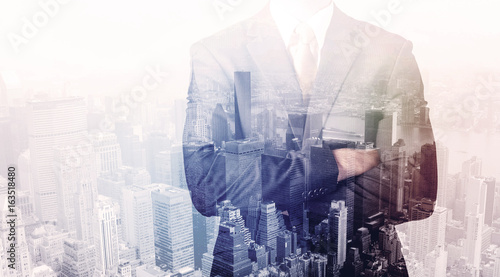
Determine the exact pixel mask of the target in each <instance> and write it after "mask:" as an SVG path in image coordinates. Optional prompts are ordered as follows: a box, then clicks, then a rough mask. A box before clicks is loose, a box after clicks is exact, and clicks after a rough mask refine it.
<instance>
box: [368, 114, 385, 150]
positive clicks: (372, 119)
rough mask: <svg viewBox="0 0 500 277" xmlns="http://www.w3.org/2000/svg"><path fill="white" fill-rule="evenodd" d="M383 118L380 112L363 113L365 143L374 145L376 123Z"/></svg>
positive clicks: (376, 129)
mask: <svg viewBox="0 0 500 277" xmlns="http://www.w3.org/2000/svg"><path fill="white" fill-rule="evenodd" d="M382 118H384V112H383V111H382V110H366V111H365V142H366V143H375V142H376V141H377V131H378V123H379V121H380V120H382Z"/></svg>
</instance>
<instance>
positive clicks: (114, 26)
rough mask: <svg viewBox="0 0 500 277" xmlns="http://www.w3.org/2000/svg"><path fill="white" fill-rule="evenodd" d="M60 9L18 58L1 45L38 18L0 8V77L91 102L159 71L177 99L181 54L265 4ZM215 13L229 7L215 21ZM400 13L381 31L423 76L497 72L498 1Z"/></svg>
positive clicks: (151, 1)
mask: <svg viewBox="0 0 500 277" xmlns="http://www.w3.org/2000/svg"><path fill="white" fill-rule="evenodd" d="M50 1H56V0H50ZM50 1H49V0H41V1H40V2H41V3H47V2H50ZM60 1H61V2H62V0H60ZM65 1H66V2H68V3H66V4H58V6H59V10H58V12H57V13H55V15H54V16H53V17H52V18H50V19H49V21H48V22H47V24H46V25H45V26H44V27H41V28H39V29H38V31H37V33H36V34H35V36H34V37H33V38H31V39H29V40H28V42H27V43H26V44H21V45H20V46H19V47H18V48H19V52H18V53H16V51H14V47H13V46H12V44H11V43H10V42H9V36H12V34H17V35H21V34H22V33H21V29H22V27H23V25H24V24H25V23H24V21H23V20H24V18H26V19H28V20H30V21H31V22H32V21H33V19H32V18H33V16H34V15H35V14H37V13H38V12H40V11H43V9H42V7H41V6H40V4H39V2H38V1H33V0H16V1H7V0H3V1H1V2H0V71H12V70H13V71H15V72H17V73H18V74H20V75H21V79H23V80H26V79H29V80H38V81H39V82H40V83H43V82H47V81H54V82H58V81H70V82H73V81H76V82H78V80H79V82H81V81H82V80H86V82H87V83H89V82H90V83H92V84H93V85H89V87H88V88H86V89H84V92H83V93H91V94H92V93H104V92H105V91H106V92H109V93H113V91H114V90H121V89H126V88H127V87H130V85H131V84H132V82H137V80H140V79H141V78H142V76H143V75H144V74H145V73H144V67H145V66H146V65H152V66H156V65H159V66H160V67H161V68H163V69H165V70H168V71H169V72H170V74H171V75H170V76H172V79H171V80H172V81H173V80H175V82H171V83H169V84H165V86H167V87H165V88H167V89H166V90H168V91H169V93H172V96H181V95H182V94H183V93H184V92H183V91H182V90H184V88H185V86H186V84H187V81H185V80H187V76H188V75H189V54H188V53H189V46H190V45H191V44H192V43H193V42H195V41H197V40H198V39H200V38H202V37H204V36H208V35H210V34H212V33H213V32H215V31H216V30H219V29H222V28H224V27H225V26H228V25H230V24H233V23H234V22H236V21H239V20H241V19H243V18H246V17H248V16H250V15H252V14H254V13H256V12H257V11H258V10H260V9H261V8H262V7H263V6H264V5H265V4H266V2H267V0H184V1H172V0H167V1H159V0H144V1H140V2H139V1H123V0H122V1H118V0H108V1H98V0H85V1H83V0H65ZM392 1H397V0H392ZM389 2H391V0H337V1H336V3H337V5H338V6H339V7H340V8H341V9H342V10H344V11H345V12H346V13H347V14H349V15H351V16H353V17H355V18H358V19H362V20H367V21H372V22H373V21H375V20H374V18H375V17H374V16H373V13H379V12H381V11H382V10H387V5H388V3H389ZM215 3H225V4H227V5H230V4H234V6H232V7H231V10H229V11H226V12H225V13H224V18H221V17H220V16H219V15H218V13H217V11H216V9H215V7H214V4H215ZM228 3H229V4H228ZM400 6H401V8H402V12H401V13H399V14H393V15H392V17H391V20H390V22H389V24H387V25H386V26H384V27H385V28H386V29H388V30H390V31H393V32H396V33H399V34H402V35H403V36H405V37H406V38H408V39H410V40H412V41H413V42H414V46H415V49H414V53H415V55H416V57H417V59H418V61H419V63H420V66H421V67H422V68H436V67H437V66H440V67H444V68H447V67H450V68H454V69H456V68H457V66H458V67H460V66H464V67H465V66H467V70H471V69H470V66H473V67H477V68H479V69H482V68H489V67H494V66H495V67H496V66H497V65H498V64H500V63H499V62H500V55H498V54H497V49H500V27H499V26H500V20H499V18H500V17H499V16H498V15H497V13H498V11H499V10H500V1H497V0H480V1H472V0H467V1H464V0H453V1H452V0H442V1H439V0H438V1H436V0H419V1H417V0H401V1H400ZM465 74H467V73H465ZM124 76H127V77H128V78H125V79H124ZM128 81H129V82H128ZM40 85H42V84H40ZM78 86H80V85H78ZM169 88H171V89H169ZM87 89H88V90H89V91H87ZM90 90H92V92H91V91H90ZM101 90H102V91H101Z"/></svg>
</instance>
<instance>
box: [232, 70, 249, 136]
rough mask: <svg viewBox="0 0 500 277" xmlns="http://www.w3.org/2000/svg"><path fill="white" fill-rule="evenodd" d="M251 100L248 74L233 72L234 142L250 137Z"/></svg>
mask: <svg viewBox="0 0 500 277" xmlns="http://www.w3.org/2000/svg"><path fill="white" fill-rule="evenodd" d="M251 100H252V94H251V80H250V72H238V71H237V72H234V112H235V115H234V116H235V132H236V133H235V139H236V140H242V139H246V138H250V137H251V134H252V124H251V119H252V114H251V105H252V102H251Z"/></svg>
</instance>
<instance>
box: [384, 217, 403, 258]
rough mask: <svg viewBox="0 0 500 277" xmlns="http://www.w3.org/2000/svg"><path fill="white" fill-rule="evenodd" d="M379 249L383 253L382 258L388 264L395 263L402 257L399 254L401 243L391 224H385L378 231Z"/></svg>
mask: <svg viewBox="0 0 500 277" xmlns="http://www.w3.org/2000/svg"><path fill="white" fill-rule="evenodd" d="M378 236H379V239H378V244H379V249H380V250H382V251H383V255H384V257H385V258H386V259H387V262H388V263H389V264H393V263H396V262H397V261H399V259H401V258H402V257H403V254H402V253H401V242H400V241H399V239H398V234H397V233H396V228H394V225H392V224H386V225H384V226H382V227H380V229H379V233H378Z"/></svg>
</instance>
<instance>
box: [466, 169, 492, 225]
mask: <svg viewBox="0 0 500 277" xmlns="http://www.w3.org/2000/svg"><path fill="white" fill-rule="evenodd" d="M465 192H466V195H465V216H467V215H468V214H474V215H475V214H483V215H484V214H485V212H486V211H485V210H486V199H487V194H486V193H487V192H488V186H487V183H486V182H485V179H484V178H482V177H470V178H469V180H468V183H467V186H466V188H465Z"/></svg>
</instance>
